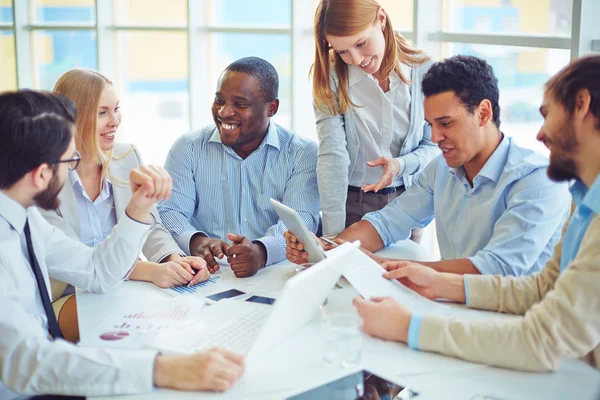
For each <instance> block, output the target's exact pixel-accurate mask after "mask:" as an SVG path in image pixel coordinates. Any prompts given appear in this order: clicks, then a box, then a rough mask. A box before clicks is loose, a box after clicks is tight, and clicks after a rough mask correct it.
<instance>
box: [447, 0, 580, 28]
mask: <svg viewBox="0 0 600 400" xmlns="http://www.w3.org/2000/svg"><path fill="white" fill-rule="evenodd" d="M572 14H573V1H560V0H537V1H513V2H511V1H493V0H442V7H441V16H442V29H443V30H444V31H448V32H482V31H481V29H479V28H480V27H479V26H478V23H477V22H478V21H480V20H483V19H487V20H489V27H488V28H487V29H486V30H487V33H520V34H523V33H526V34H550V35H570V34H571V22H570V21H571V19H572ZM508 21H511V22H508Z"/></svg>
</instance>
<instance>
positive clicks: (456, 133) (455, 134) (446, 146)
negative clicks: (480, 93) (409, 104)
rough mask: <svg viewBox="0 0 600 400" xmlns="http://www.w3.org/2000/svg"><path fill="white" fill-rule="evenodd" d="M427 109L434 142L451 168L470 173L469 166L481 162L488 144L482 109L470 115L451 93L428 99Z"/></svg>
mask: <svg viewBox="0 0 600 400" xmlns="http://www.w3.org/2000/svg"><path fill="white" fill-rule="evenodd" d="M482 103H483V102H482ZM488 103H489V102H488ZM424 105H425V119H426V120H427V123H428V124H430V125H431V139H432V141H433V142H434V143H435V144H437V145H438V147H439V148H440V150H442V154H443V156H444V159H445V160H446V163H447V164H448V166H449V167H451V168H458V167H461V166H464V167H465V169H467V168H468V166H469V164H470V163H476V162H478V161H481V160H479V157H480V154H481V152H482V150H483V149H484V146H485V140H484V132H483V129H482V128H481V125H480V118H479V113H480V111H481V110H479V107H478V108H476V109H475V110H474V112H473V113H471V112H469V110H468V109H467V108H466V107H465V106H464V105H463V104H462V102H461V101H460V99H459V98H458V97H456V95H455V94H454V92H452V91H450V92H444V93H440V94H436V95H433V96H428V97H425V102H424ZM481 106H482V105H480V107H481Z"/></svg>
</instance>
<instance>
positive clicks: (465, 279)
mask: <svg viewBox="0 0 600 400" xmlns="http://www.w3.org/2000/svg"><path fill="white" fill-rule="evenodd" d="M463 282H464V285H465V306H467V307H468V306H469V287H468V286H467V275H463Z"/></svg>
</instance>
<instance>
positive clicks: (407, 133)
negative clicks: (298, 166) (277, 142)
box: [312, 0, 439, 241]
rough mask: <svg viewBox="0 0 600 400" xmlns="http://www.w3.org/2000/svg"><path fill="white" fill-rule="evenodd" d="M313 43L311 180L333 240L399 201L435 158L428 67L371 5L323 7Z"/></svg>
mask: <svg viewBox="0 0 600 400" xmlns="http://www.w3.org/2000/svg"><path fill="white" fill-rule="evenodd" d="M315 41H316V51H315V62H314V64H313V68H312V78H313V96H314V102H315V115H316V119H317V133H318V136H319V156H318V161H317V178H318V184H319V196H320V199H321V210H322V212H323V233H324V235H326V236H334V235H337V234H338V233H340V232H341V231H342V230H344V229H345V228H346V227H348V226H350V225H352V224H353V223H355V222H357V221H359V220H360V219H361V218H362V217H363V215H365V214H366V213H368V212H372V211H377V210H379V209H381V208H383V207H384V206H385V205H386V204H388V203H389V202H390V201H392V200H393V199H394V198H396V197H398V196H399V195H400V194H401V193H403V192H404V191H405V190H406V188H408V187H409V186H410V185H411V184H412V182H413V179H414V178H415V177H416V175H417V174H418V173H420V172H421V171H422V170H423V169H424V168H425V166H426V165H427V164H428V163H429V162H430V161H431V160H432V159H434V158H435V157H437V156H438V155H439V150H438V149H437V146H435V145H434V144H433V143H432V142H431V129H430V128H429V127H428V126H426V125H425V123H424V111H423V94H422V92H421V79H422V76H423V75H424V74H425V72H426V71H427V69H428V68H429V66H430V64H431V62H430V61H429V58H428V57H427V56H426V55H425V54H424V53H423V52H422V51H420V50H417V49H414V48H412V47H410V46H409V45H408V44H407V43H406V41H405V40H404V38H402V36H400V35H399V34H397V33H395V32H394V30H393V27H392V22H391V21H390V18H389V16H388V15H387V13H386V12H385V10H384V9H383V8H382V7H381V6H380V5H379V4H378V3H377V2H376V1H374V0H321V2H320V3H319V5H318V7H317V12H316V14H315ZM421 232H422V231H421V230H420V229H419V230H418V231H417V230H413V232H412V239H413V240H415V241H419V240H420V236H421V234H422V233H421Z"/></svg>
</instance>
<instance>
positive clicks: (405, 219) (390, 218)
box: [363, 160, 443, 246]
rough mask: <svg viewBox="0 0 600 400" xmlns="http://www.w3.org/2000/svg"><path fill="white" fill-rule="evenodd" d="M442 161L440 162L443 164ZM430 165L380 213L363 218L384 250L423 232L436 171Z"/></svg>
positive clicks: (430, 210)
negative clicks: (420, 229) (412, 232)
mask: <svg viewBox="0 0 600 400" xmlns="http://www.w3.org/2000/svg"><path fill="white" fill-rule="evenodd" d="M442 161H443V160H442ZM436 164H437V162H436V161H433V162H432V163H430V164H429V165H428V166H427V167H426V168H425V171H423V173H422V174H421V175H419V177H418V178H417V179H416V181H415V182H414V184H413V185H412V186H411V187H410V188H408V190H407V191H406V192H404V193H402V194H401V195H400V196H398V197H396V198H395V199H394V200H393V201H392V202H391V203H389V204H388V205H387V206H385V207H384V208H383V209H381V210H379V211H375V212H372V213H368V214H366V215H365V216H364V217H363V219H364V220H366V221H369V222H370V223H371V224H372V225H373V227H374V228H375V230H377V233H378V234H379V236H380V237H381V240H382V241H383V244H384V246H389V245H390V244H392V243H395V242H397V241H399V240H404V239H408V238H409V237H410V231H411V230H412V229H414V228H424V227H425V226H427V225H428V224H429V223H430V222H431V220H432V219H433V216H434V210H433V182H434V177H435V173H436V171H435V170H436V168H437V165H436Z"/></svg>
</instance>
